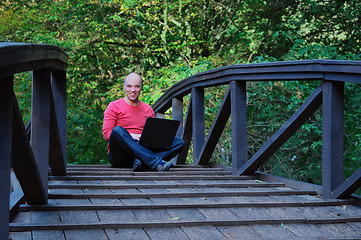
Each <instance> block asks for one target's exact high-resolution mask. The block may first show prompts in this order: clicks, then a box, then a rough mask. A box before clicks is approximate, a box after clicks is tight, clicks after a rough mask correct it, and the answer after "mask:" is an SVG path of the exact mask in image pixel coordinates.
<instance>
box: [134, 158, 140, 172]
mask: <svg viewBox="0 0 361 240" xmlns="http://www.w3.org/2000/svg"><path fill="white" fill-rule="evenodd" d="M141 170H142V162H141V161H140V160H139V159H138V158H136V159H134V163H133V172H139V171H141Z"/></svg>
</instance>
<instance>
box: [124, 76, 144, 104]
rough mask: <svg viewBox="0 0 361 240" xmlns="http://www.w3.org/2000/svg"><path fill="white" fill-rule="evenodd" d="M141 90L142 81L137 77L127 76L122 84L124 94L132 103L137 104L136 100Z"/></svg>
mask: <svg viewBox="0 0 361 240" xmlns="http://www.w3.org/2000/svg"><path fill="white" fill-rule="evenodd" d="M142 89H143V86H142V80H141V79H140V78H139V77H138V76H129V77H127V79H126V80H125V82H124V91H125V94H126V96H127V98H128V99H129V100H130V101H132V102H135V103H136V102H138V98H139V95H140V92H141V91H142Z"/></svg>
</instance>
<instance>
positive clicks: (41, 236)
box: [29, 230, 65, 240]
mask: <svg viewBox="0 0 361 240" xmlns="http://www.w3.org/2000/svg"><path fill="white" fill-rule="evenodd" d="M32 235H33V239H36V240H49V239H56V240H65V235H64V232H63V231H61V230H58V231H51V230H48V231H33V232H32ZM29 239H31V238H29Z"/></svg>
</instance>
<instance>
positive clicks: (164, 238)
mask: <svg viewBox="0 0 361 240" xmlns="http://www.w3.org/2000/svg"><path fill="white" fill-rule="evenodd" d="M144 231H145V232H147V234H148V235H149V237H150V239H157V240H158V239H159V240H169V239H172V240H178V239H179V240H183V239H184V240H188V239H189V238H188V236H187V235H186V234H185V232H184V231H183V230H182V229H181V228H179V227H178V228H145V229H144Z"/></svg>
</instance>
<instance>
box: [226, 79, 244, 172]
mask: <svg viewBox="0 0 361 240" xmlns="http://www.w3.org/2000/svg"><path fill="white" fill-rule="evenodd" d="M230 86H231V119H232V174H233V175H238V174H239V169H240V168H241V167H242V166H243V165H244V164H245V163H246V162H247V158H248V155H247V103H246V102H247V93H246V82H236V81H233V82H231V83H230Z"/></svg>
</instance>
